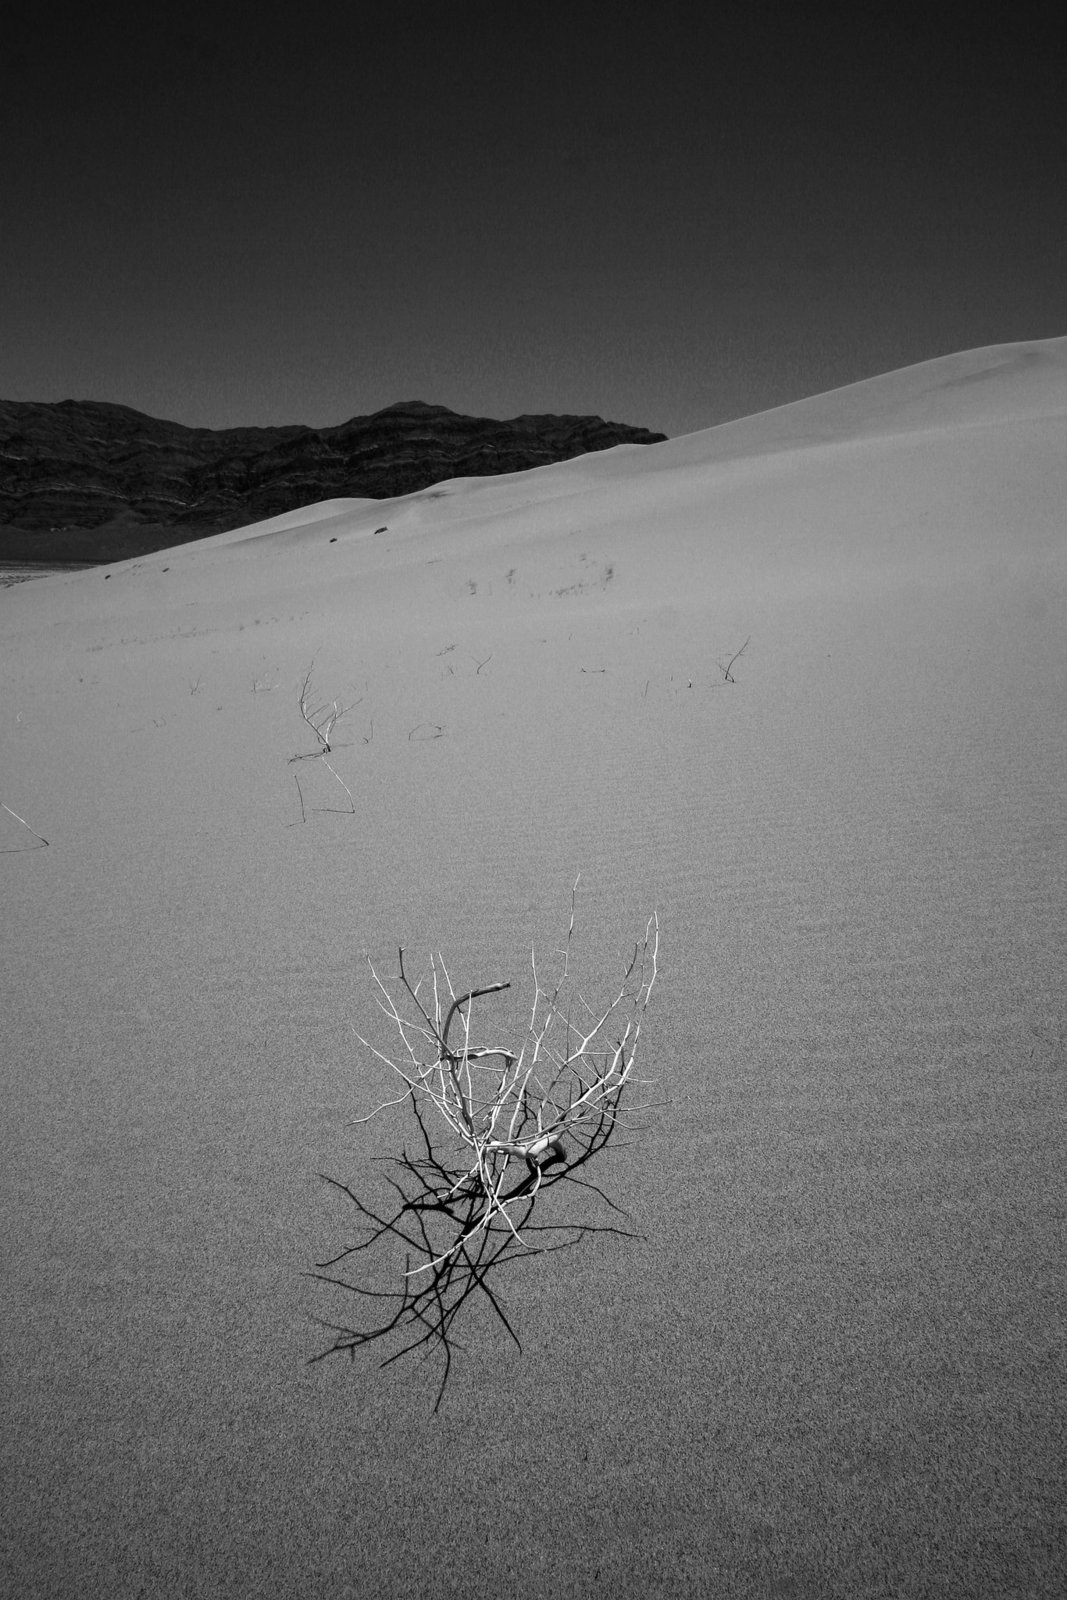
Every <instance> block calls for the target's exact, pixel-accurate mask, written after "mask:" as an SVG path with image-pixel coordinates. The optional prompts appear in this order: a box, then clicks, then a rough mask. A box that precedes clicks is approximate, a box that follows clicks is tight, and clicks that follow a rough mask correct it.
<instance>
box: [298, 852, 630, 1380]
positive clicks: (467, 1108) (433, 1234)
mask: <svg viewBox="0 0 1067 1600" xmlns="http://www.w3.org/2000/svg"><path fill="white" fill-rule="evenodd" d="M577 888H578V880H577V879H575V883H574V887H573V889H572V891H571V912H570V921H569V924H568V928H567V933H566V937H565V940H564V945H563V948H562V949H561V950H560V952H559V967H558V971H557V975H556V979H555V982H554V983H553V984H552V985H551V986H550V987H549V988H542V985H541V982H540V980H539V978H538V972H537V961H536V956H535V955H534V954H532V953H531V967H532V971H533V985H534V996H533V1002H532V1006H531V1009H530V1013H529V1022H528V1024H527V1028H526V1034H525V1037H524V1038H522V1039H521V1041H520V1042H519V1043H518V1044H517V1045H515V1046H509V1045H502V1044H497V1043H482V1042H478V1040H477V1035H476V1033H475V1031H474V1030H475V1012H476V1010H477V1009H478V1008H477V1002H479V1001H483V1000H486V999H488V998H489V997H491V996H493V995H496V994H499V993H501V992H502V991H503V990H504V989H507V988H508V987H509V984H508V983H506V982H502V981H498V982H494V983H489V984H482V985H479V986H478V987H476V988H473V989H469V990H466V991H464V992H463V993H462V994H458V995H457V994H456V992H455V989H454V987H453V985H452V981H451V979H450V977H449V975H448V970H447V968H446V966H445V964H444V961H443V960H442V958H441V957H440V956H437V957H435V958H431V962H430V982H429V984H428V985H427V986H426V992H425V998H423V993H422V991H423V988H424V986H423V984H422V983H421V982H418V983H413V982H412V981H411V979H410V978H409V976H408V973H407V970H406V968H405V963H404V952H403V950H402V949H401V950H400V952H399V955H398V971H397V973H396V975H395V977H393V978H383V977H381V976H380V975H379V974H378V972H377V971H376V970H375V968H374V966H373V964H372V963H368V964H369V965H370V971H371V975H372V978H373V980H374V983H375V986H376V989H377V996H378V1004H379V1007H380V1009H381V1010H382V1012H383V1013H384V1015H385V1016H386V1017H387V1018H388V1019H389V1020H390V1022H391V1023H392V1025H393V1027H394V1028H395V1029H396V1032H397V1035H398V1036H399V1040H400V1044H401V1050H400V1053H399V1055H390V1054H389V1053H388V1052H387V1051H385V1050H381V1049H378V1048H377V1047H376V1046H374V1045H372V1044H368V1043H367V1041H365V1040H362V1039H361V1043H363V1044H364V1045H365V1047H366V1048H367V1049H368V1050H369V1051H370V1053H371V1054H372V1055H373V1056H374V1057H375V1058H376V1059H377V1060H378V1061H380V1062H382V1063H383V1064H384V1065H385V1066H387V1067H388V1068H389V1070H390V1071H391V1072H392V1073H394V1074H395V1076H396V1077H397V1078H399V1079H400V1093H399V1094H398V1095H397V1096H395V1098H392V1099H386V1100H384V1101H383V1102H382V1103H381V1104H379V1105H378V1106H377V1107H376V1108H375V1110H374V1111H372V1112H371V1113H370V1114H369V1116H367V1117H363V1118H359V1119H357V1120H359V1121H361V1122H366V1121H370V1120H371V1119H372V1118H373V1117H375V1116H377V1115H378V1114H379V1113H380V1112H382V1111H384V1110H385V1109H386V1108H387V1107H395V1106H403V1105H406V1106H407V1107H408V1109H409V1112H410V1114H411V1116H412V1118H413V1119H414V1123H415V1127H416V1130H417V1132H418V1135H419V1143H420V1148H421V1152H422V1153H421V1154H419V1155H412V1154H409V1153H408V1151H407V1150H406V1149H405V1150H403V1151H402V1153H401V1154H400V1155H399V1156H394V1157H390V1158H388V1166H389V1168H390V1169H391V1174H392V1175H391V1176H390V1177H389V1179H388V1182H389V1185H390V1188H391V1190H392V1193H393V1195H394V1204H393V1206H392V1208H390V1209H387V1210H383V1209H382V1208H380V1207H379V1208H375V1207H372V1206H370V1205H369V1204H367V1202H366V1201H364V1200H363V1199H361V1198H359V1197H358V1196H357V1195H356V1194H355V1193H354V1192H353V1190H352V1189H350V1188H349V1187H348V1186H347V1185H344V1184H340V1183H337V1182H336V1180H333V1179H330V1180H328V1181H329V1182H330V1183H331V1184H332V1185H333V1187H334V1188H335V1189H337V1190H339V1191H340V1192H341V1193H343V1194H344V1195H345V1196H346V1197H347V1198H348V1200H349V1201H350V1202H351V1203H352V1205H353V1206H354V1207H355V1208H356V1211H357V1213H358V1214H359V1216H360V1217H361V1219H362V1221H363V1226H362V1228H361V1230H360V1237H359V1239H358V1241H357V1242H356V1243H354V1244H350V1245H348V1246H346V1247H345V1249H344V1250H342V1251H341V1252H340V1253H339V1254H337V1255H335V1256H333V1257H332V1258H331V1259H330V1260H328V1261H324V1262H320V1263H319V1264H318V1271H317V1272H316V1273H315V1274H314V1276H316V1277H317V1278H319V1279H320V1280H321V1281H323V1282H325V1283H327V1284H329V1285H331V1286H332V1287H333V1288H334V1289H342V1290H347V1291H348V1292H350V1293H352V1294H355V1295H357V1296H358V1297H360V1298H361V1300H366V1301H371V1302H373V1303H374V1304H375V1305H377V1306H379V1307H381V1308H382V1314H381V1315H379V1316H378V1317H377V1319H376V1320H374V1321H372V1322H371V1324H370V1325H369V1326H366V1327H363V1328H350V1327H341V1326H339V1325H338V1324H336V1323H331V1324H327V1326H329V1327H330V1328H331V1330H332V1331H333V1333H334V1335H335V1339H334V1343H333V1344H332V1345H331V1346H330V1349H329V1350H327V1351H324V1352H323V1354H324V1355H325V1354H330V1353H332V1352H334V1351H342V1350H343V1351H347V1352H348V1353H349V1355H351V1356H354V1355H355V1352H356V1350H357V1349H359V1348H361V1347H362V1346H363V1345H365V1344H371V1343H375V1342H377V1341H379V1340H388V1341H390V1344H391V1345H392V1344H394V1343H396V1337H395V1336H399V1339H400V1344H399V1348H396V1349H391V1351H390V1353H389V1354H387V1355H386V1356H385V1357H384V1359H383V1362H382V1365H383V1366H384V1365H389V1364H391V1363H392V1362H393V1361H396V1360H398V1359H399V1358H400V1357H401V1356H404V1355H408V1354H411V1353H413V1352H414V1351H416V1350H421V1349H423V1348H424V1347H436V1348H437V1349H438V1350H439V1351H440V1353H441V1354H442V1356H443V1358H444V1374H443V1377H442V1382H441V1387H440V1390H439V1392H438V1397H437V1404H438V1405H440V1402H441V1398H442V1396H443V1394H444V1390H445V1387H446V1385H447V1381H448V1376H449V1373H450V1370H451V1358H452V1352H453V1349H454V1348H455V1336H454V1332H453V1327H454V1323H455V1321H456V1318H457V1317H458V1316H459V1315H460V1313H461V1312H462V1310H463V1307H464V1306H465V1304H466V1303H467V1302H468V1300H469V1299H470V1298H471V1296H472V1295H475V1294H477V1293H478V1292H479V1291H480V1292H481V1293H482V1294H483V1295H484V1296H485V1297H486V1299H487V1301H488V1303H489V1304H490V1306H491V1307H492V1310H493V1312H494V1314H495V1316H496V1317H497V1318H498V1319H499V1320H500V1322H501V1323H502V1324H503V1326H504V1328H505V1330H506V1332H507V1333H508V1335H509V1337H511V1338H512V1339H514V1340H515V1342H516V1344H517V1343H518V1339H517V1337H516V1335H515V1330H514V1329H513V1328H512V1326H511V1324H510V1322H509V1321H508V1318H507V1315H506V1313H505V1312H504V1309H503V1307H502V1305H501V1304H500V1302H499V1300H498V1298H497V1296H496V1294H495V1292H494V1291H493V1289H491V1288H490V1287H489V1284H488V1283H487V1278H488V1276H489V1274H490V1273H493V1272H495V1271H496V1270H497V1269H498V1268H499V1267H501V1266H503V1265H505V1264H506V1263H507V1262H508V1261H510V1260H519V1259H527V1260H528V1259H530V1258H531V1257H533V1256H535V1255H538V1254H546V1253H550V1252H553V1251H555V1250H560V1249H565V1248H569V1247H570V1246H572V1245H575V1244H578V1243H581V1242H582V1240H583V1239H585V1238H588V1237H590V1236H592V1235H594V1234H597V1233H605V1234H615V1235H621V1236H624V1237H634V1235H632V1234H630V1233H628V1232H627V1231H626V1230H625V1229H622V1228H619V1227H618V1226H617V1225H615V1224H614V1223H592V1222H589V1221H588V1220H585V1219H584V1218H582V1219H579V1218H577V1217H573V1216H572V1217H570V1218H568V1217H567V1216H566V1215H564V1216H563V1217H562V1219H561V1220H553V1221H543V1220H542V1208H543V1206H544V1204H545V1200H546V1196H547V1195H548V1194H550V1193H551V1191H552V1190H553V1189H554V1188H555V1186H556V1185H557V1184H559V1183H562V1182H567V1183H570V1184H571V1185H573V1186H574V1188H575V1190H583V1191H585V1193H586V1194H587V1195H588V1196H590V1197H592V1198H594V1199H597V1200H600V1201H602V1202H603V1203H604V1204H605V1205H606V1206H607V1207H608V1209H609V1210H610V1211H612V1212H614V1213H616V1214H617V1215H625V1213H622V1212H621V1211H620V1208H619V1207H617V1206H616V1205H615V1203H614V1202H613V1201H611V1200H610V1199H609V1198H608V1196H607V1195H606V1194H604V1192H603V1191H602V1190H601V1189H600V1188H599V1187H598V1186H597V1185H596V1184H594V1183H590V1182H589V1181H588V1179H586V1178H585V1177H584V1176H579V1173H580V1172H581V1170H582V1169H583V1168H584V1167H585V1166H586V1165H587V1163H588V1162H590V1161H591V1160H592V1159H594V1158H595V1157H596V1156H598V1155H599V1154H600V1153H601V1152H602V1151H603V1150H604V1149H605V1148H606V1147H607V1145H608V1144H609V1143H610V1141H611V1139H612V1137H613V1135H614V1133H615V1130H616V1128H617V1127H618V1124H619V1120H620V1118H621V1116H622V1115H623V1113H624V1111H625V1110H626V1109H627V1107H626V1106H625V1104H624V1102H625V1101H626V1099H627V1097H628V1094H629V1091H630V1088H631V1085H632V1084H633V1082H635V1081H636V1080H635V1079H634V1077H633V1069H634V1062H635V1057H636V1052H637V1043H638V1036H639V1034H640V1031H641V1025H642V1020H643V1017H644V1013H645V1010H646V1008H647V1006H648V1002H649V999H650V997H651V994H652V989H653V985H654V984H655V981H656V975H657V966H658V955H659V920H658V918H657V916H656V914H655V913H653V915H652V916H651V917H650V918H649V919H648V922H647V924H646V927H645V930H644V934H643V936H642V938H641V939H639V940H638V942H637V946H636V949H635V952H634V956H633V958H632V959H631V960H630V962H629V965H628V967H627V970H626V973H625V975H624V978H623V981H622V983H621V985H620V986H619V987H618V988H617V989H616V990H615V992H614V996H613V998H612V999H611V1000H610V1002H609V1003H608V1004H606V1005H603V1004H602V1005H600V1006H599V1007H597V1008H595V1009H594V1008H592V1007H590V1006H589V1005H588V1004H587V1003H586V1002H585V1001H584V1000H583V999H582V998H581V996H579V995H577V993H576V992H574V993H573V996H572V990H573V984H572V982H571V978H570V960H571V945H572V941H573V937H574V929H575V904H576V895H577ZM575 1002H576V1003H577V1004H578V1006H579V1007H580V1010H581V1012H582V1014H583V1016H584V1020H583V1021H582V1023H581V1025H580V1026H579V1025H577V1024H576V1023H575V1022H574V1021H573V1020H572V1011H573V1007H574V1004H575ZM454 1035H457V1036H456V1037H455V1038H454V1037H453V1036H454ZM396 1246H400V1247H402V1250H403V1262H402V1265H401V1264H400V1263H396V1264H395V1265H394V1266H393V1268H392V1270H393V1271H394V1272H397V1271H398V1282H399V1286H398V1287H397V1288H396V1289H395V1290H380V1289H376V1288H375V1289H372V1288H370V1287H368V1286H366V1285H365V1284H361V1283H358V1282H352V1281H349V1280H348V1279H347V1278H343V1277H339V1276H337V1274H336V1272H335V1270H334V1269H336V1268H337V1267H338V1265H339V1264H340V1263H341V1262H350V1263H352V1264H353V1265H355V1264H356V1259H357V1258H359V1257H362V1256H363V1255H364V1254H365V1253H366V1252H368V1251H375V1252H377V1251H379V1250H386V1251H389V1250H392V1249H393V1248H395V1247H396ZM368 1264H369V1263H368ZM315 1359H316V1360H317V1359H320V1358H319V1357H316V1358H315ZM435 1409H436V1407H435Z"/></svg>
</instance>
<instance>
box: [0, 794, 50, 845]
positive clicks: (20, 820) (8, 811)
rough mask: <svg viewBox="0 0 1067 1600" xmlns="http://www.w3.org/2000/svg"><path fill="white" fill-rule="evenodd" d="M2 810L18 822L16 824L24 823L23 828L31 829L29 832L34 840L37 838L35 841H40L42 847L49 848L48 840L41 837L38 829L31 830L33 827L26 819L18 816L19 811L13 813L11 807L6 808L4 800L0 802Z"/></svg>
mask: <svg viewBox="0 0 1067 1600" xmlns="http://www.w3.org/2000/svg"><path fill="white" fill-rule="evenodd" d="M0 810H4V811H6V812H7V814H8V816H9V817H14V819H15V821H16V822H21V823H22V826H23V827H24V828H28V829H29V831H30V833H32V834H33V837H34V838H35V839H38V840H40V843H41V844H42V845H45V846H47V844H48V840H47V839H43V838H41V835H40V834H39V833H38V832H37V830H36V828H31V827H30V825H29V823H28V822H27V821H26V818H25V817H20V816H19V814H18V812H17V811H12V809H11V807H10V806H6V805H4V802H3V801H2V800H0Z"/></svg>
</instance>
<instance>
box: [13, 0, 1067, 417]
mask: <svg viewBox="0 0 1067 1600" xmlns="http://www.w3.org/2000/svg"><path fill="white" fill-rule="evenodd" d="M21 11H22V16H21V19H20V18H19V17H17V16H14V17H13V16H11V15H7V16H6V17H5V23H4V41H3V55H2V58H0V137H2V146H0V148H2V156H0V159H2V163H3V169H2V170H3V180H2V190H0V396H2V397H3V398H5V399H24V400H30V399H34V400H59V399H64V398H68V397H75V398H80V399H100V400H113V401H118V402H121V403H123V404H126V405H131V406H135V407H137V408H138V409H139V410H142V411H147V412H150V413H151V414H153V415H155V416H162V417H168V418H173V419H175V420H177V421H180V422H186V423H190V424H198V425H204V426H209V427H224V426H233V425H237V424H241V423H280V422H306V423H313V424H325V423H334V422H340V421H343V420H345V419H346V418H348V417H350V416H353V415H356V414H359V413H363V412H369V411H374V410H377V409H379V408H380V407H382V406H386V405H389V404H391V403H393V402H394V401H397V400H405V399H420V400H426V401H430V402H433V403H437V404H442V405H448V406H451V407H453V408H454V409H456V410H458V411H464V412H470V413H475V414H480V415H488V416H503V417H510V416H515V415H517V414H519V413H521V412H536V411H556V412H582V413H584V412H595V413H598V414H600V415H601V416H605V417H609V418H612V419H614V420H617V421H626V422H634V423H640V424H643V425H645V426H647V427H652V428H657V429H660V430H662V431H664V432H666V433H670V434H676V433H683V432H690V431H692V430H694V429H697V428H702V427H708V426H710V425H712V424H713V423H716V422H720V421H724V420H726V419H728V418H730V417H734V416H739V415H744V414H747V413H749V412H753V411H760V410H764V409H765V408H767V407H769V406H773V405H778V404H781V403H783V402H785V401H788V400H793V399H798V398H800V397H802V396H803V395H806V394H812V393H816V392H818V391H820V390H824V389H828V388H832V387H835V386H836V385H839V384H842V383H848V382H852V381H854V380H856V379H859V378H864V377H869V376H871V375H873V374H874V373H877V372H884V371H887V370H890V369H892V368H894V367H899V366H904V365H907V364H909V363H911V362H914V361H921V360H925V359H926V358H927V357H930V356H935V355H940V354H945V353H947V352H950V351H953V350H961V349H968V348H972V347H974V346H977V345H984V344H993V343H998V342H1000V341H1005V340H1015V339H1029V338H1047V337H1053V336H1057V335H1061V334H1065V333H1067V250H1065V246H1067V113H1065V110H1064V107H1065V106H1067V92H1065V91H1064V86H1063V70H1062V69H1063V61H1062V55H1061V53H1060V52H1059V51H1058V50H1057V49H1056V48H1055V36H1054V34H1053V32H1052V28H1051V24H1052V21H1053V19H1054V17H1055V15H1056V13H1055V12H1054V11H1053V9H1052V8H1051V7H1050V8H1049V9H1048V10H1047V11H1044V10H1041V9H1038V8H1028V7H1026V6H1025V5H1024V6H1022V7H1019V6H1015V7H1010V8H1009V7H1004V8H1003V9H1000V8H994V11H993V12H992V13H991V14H990V13H989V12H988V10H986V11H981V12H980V11H979V9H978V8H975V10H974V11H973V12H972V14H971V17H970V19H969V21H967V23H966V25H963V24H961V25H960V26H959V28H958V29H957V31H954V32H950V31H949V28H948V24H947V23H946V21H945V15H946V13H949V14H950V13H951V11H952V8H940V7H936V6H933V7H927V8H926V9H925V10H923V11H919V10H917V9H916V10H914V11H912V10H910V9H909V8H907V7H902V6H894V7H888V6H887V7H882V6H880V5H878V4H877V3H867V4H864V5H858V4H853V5H851V6H849V7H842V8H841V10H840V12H839V13H837V15H836V16H835V15H833V14H832V13H828V12H827V11H826V10H825V9H824V8H815V7H811V8H807V7H802V6H796V5H794V6H791V7H789V8H778V7H774V8H771V7H766V6H760V5H759V4H749V5H745V6H716V5H714V4H713V3H710V4H705V5H696V4H671V3H670V0H665V3H664V4H662V5H656V6H653V5H640V6H638V5H622V4H620V3H619V0H615V3H613V4H599V3H589V0H586V3H581V0H574V3H573V4H571V5H561V4H558V3H556V0H541V3H538V4H535V5H529V6H517V5H511V4H509V3H508V0H495V3H492V4H485V3H482V0H472V3H467V4H465V3H463V0H453V3H451V4H447V5H446V4H443V3H438V4H435V5H424V4H405V3H404V0H392V3H391V4H381V5H374V6H371V5H367V4H361V3H359V0H348V3H346V4H343V5H341V4H337V5H332V4H331V5H324V4H315V3H314V0H311V3H306V4H305V3H301V4H294V5H292V6H290V7H288V8H287V14H286V15H285V16H280V15H278V14H276V13H275V12H274V11H272V9H271V8H270V6H269V5H265V4H264V3H263V0H260V3H259V4H226V3H225V0H216V4H215V5H213V6H210V7H207V6H205V7H202V8H198V6H197V5H195V4H188V5H184V6H182V7H180V8H171V7H169V6H168V5H166V4H163V5H157V6H152V5H149V4H146V3H144V0H141V3H139V4H138V5H136V6H116V5H109V4H108V3H107V0H102V3H100V4H97V5H92V6H90V5H89V4H82V5H80V6H78V7H77V8H76V10H75V12H74V13H72V9H71V8H70V7H64V8H58V9H55V10H53V9H52V8H49V7H41V6H33V5H26V6H23V7H22V8H21ZM816 18H819V19H821V20H819V21H816V20H815V19H816ZM980 19H982V20H980ZM1046 21H1047V23H1048V26H1046Z"/></svg>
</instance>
